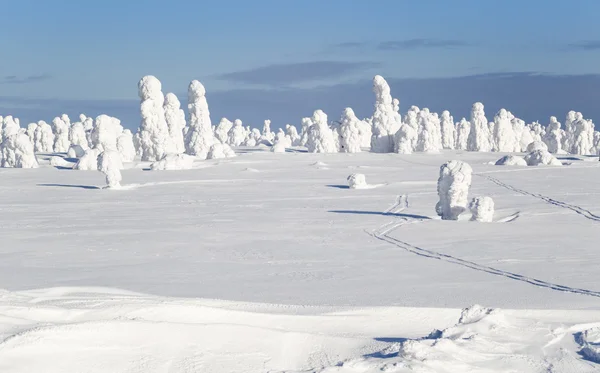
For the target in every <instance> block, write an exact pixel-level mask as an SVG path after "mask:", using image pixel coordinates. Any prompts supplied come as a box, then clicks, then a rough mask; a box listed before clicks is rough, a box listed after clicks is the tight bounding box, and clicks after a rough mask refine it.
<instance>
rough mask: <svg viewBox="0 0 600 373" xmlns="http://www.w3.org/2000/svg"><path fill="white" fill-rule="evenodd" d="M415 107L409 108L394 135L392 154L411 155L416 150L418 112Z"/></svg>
mask: <svg viewBox="0 0 600 373" xmlns="http://www.w3.org/2000/svg"><path fill="white" fill-rule="evenodd" d="M420 111H421V110H420V109H419V108H418V107H416V106H411V107H410V109H408V112H407V113H406V115H405V117H404V121H403V123H402V125H400V128H399V129H398V131H397V132H396V134H395V135H394V152H395V153H399V154H411V153H412V152H413V151H415V149H416V148H417V142H418V140H419V112H420Z"/></svg>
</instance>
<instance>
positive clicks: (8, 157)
mask: <svg viewBox="0 0 600 373" xmlns="http://www.w3.org/2000/svg"><path fill="white" fill-rule="evenodd" d="M0 166H1V167H11V168H37V167H38V162H37V159H36V157H35V152H34V149H33V143H32V142H31V140H30V139H29V136H27V134H26V133H24V132H17V133H16V134H13V135H11V136H8V137H6V138H5V139H4V141H2V143H0Z"/></svg>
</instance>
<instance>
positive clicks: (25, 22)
mask: <svg viewBox="0 0 600 373" xmlns="http://www.w3.org/2000/svg"><path fill="white" fill-rule="evenodd" d="M0 10H1V13H2V14H3V17H2V19H3V20H2V27H1V28H0V50H2V51H3V54H2V57H0V114H5V115H6V114H9V113H12V114H15V115H18V116H21V117H22V118H23V119H25V120H26V121H31V120H38V119H45V120H50V119H52V117H53V116H55V115H58V114H60V113H61V112H62V111H68V113H69V114H71V115H74V114H76V113H77V112H78V111H84V112H88V114H92V115H96V114H99V113H100V112H107V113H108V114H113V115H116V116H121V117H123V119H124V121H125V122H127V123H131V124H130V125H129V126H130V127H134V126H137V117H136V116H137V110H138V108H137V106H136V101H137V88H136V84H137V81H138V80H139V78H140V77H142V76H143V75H146V74H152V75H156V76H157V77H158V78H159V79H160V80H161V81H162V82H163V89H164V91H165V92H169V91H172V92H175V93H177V94H178V95H179V96H180V98H181V99H182V101H185V97H184V96H185V92H186V88H187V84H188V83H189V81H190V80H192V79H199V80H201V81H202V82H203V83H204V84H205V86H206V88H207V90H208V96H207V97H208V99H209V104H210V105H211V107H213V109H212V113H213V121H218V119H219V117H220V116H228V117H230V119H234V118H235V117H240V118H241V119H242V120H244V121H246V122H248V123H250V124H254V125H257V123H256V122H258V121H260V120H261V119H263V118H265V119H266V118H271V119H273V120H274V122H275V121H276V122H279V123H277V125H283V124H285V123H281V122H291V123H298V122H299V120H300V118H301V117H302V116H308V115H310V114H311V112H312V110H314V109H317V108H319V107H320V108H323V109H325V110H326V111H327V110H329V114H330V116H331V117H334V118H336V117H337V116H339V115H340V113H341V110H342V109H343V107H344V106H353V107H355V108H357V113H359V114H360V115H363V116H367V115H368V114H369V113H368V110H369V109H370V107H371V105H372V102H371V101H372V98H371V94H370V88H369V81H370V79H371V78H372V77H373V75H374V74H381V75H383V76H384V77H386V78H387V79H388V80H389V81H390V83H391V85H392V93H393V94H394V95H395V96H397V97H399V98H400V99H401V103H402V106H403V107H402V110H403V111H406V109H407V107H408V106H410V105H412V104H418V105H420V106H430V107H431V108H432V109H433V110H443V109H445V108H448V109H451V110H453V111H454V112H455V116H462V115H467V114H468V111H469V108H470V103H472V102H470V103H469V101H468V100H472V99H473V98H474V99H477V97H482V100H483V98H486V99H487V100H488V102H484V103H485V104H486V106H487V107H488V108H489V109H488V117H491V116H492V115H493V112H494V111H495V110H497V109H499V107H501V106H503V105H507V106H508V105H509V104H512V105H514V106H517V105H521V106H523V105H522V102H521V100H524V99H525V100H530V101H531V104H532V105H533V106H534V107H536V109H535V110H533V109H532V111H531V112H529V111H528V107H527V105H524V109H520V110H521V111H522V113H519V112H516V113H515V114H517V115H519V114H520V116H522V117H523V118H525V119H528V120H534V119H540V120H546V118H547V116H549V115H556V116H558V117H559V118H561V119H562V118H564V115H565V114H566V112H564V113H563V112H562V111H559V110H564V109H563V108H562V106H561V105H564V106H565V107H569V108H573V109H575V110H580V111H583V112H584V115H586V116H588V117H592V119H594V115H598V117H599V119H598V120H599V121H600V109H596V108H595V107H596V106H600V105H592V104H590V103H593V102H594V100H595V98H597V99H598V100H596V102H600V96H599V95H598V93H597V92H598V89H599V88H600V86H597V85H596V84H598V79H597V77H596V75H600V63H599V62H600V58H599V57H600V29H599V28H598V27H597V26H596V23H597V15H598V14H600V1H597V0H570V1H562V0H561V1H558V0H556V1H554V0H527V1H525V0H521V1H516V0H502V1H491V0H490V1H481V0H457V1H449V0H438V1H434V0H411V1H408V0H370V1H359V0H356V1H350V0H320V1H316V0H289V1H284V0H279V1H277V0H255V1H242V0H236V1H233V0H230V1H226V0H221V1H211V0H204V1H192V0H180V1H176V0H175V1H168V2H166V1H154V0H148V1H141V0H140V1H122V0H120V1H116V0H103V1H96V2H91V1H81V0H79V1H75V0H62V1H59V0H35V1H34V0H19V1H18V2H17V1H9V0H0ZM498 73H504V74H498ZM515 73H516V74H515ZM523 73H534V74H537V75H535V76H533V77H532V76H531V75H522V74H523ZM520 74H521V75H520ZM581 75H586V76H587V77H588V78H584V79H582V77H581ZM482 78H485V79H486V80H485V81H484V82H481V79H482ZM477 81H479V83H477ZM420 82H422V84H420ZM494 86H501V87H503V88H502V89H503V90H504V91H502V92H497V94H495V93H494ZM425 87H427V88H425ZM465 87H470V88H469V89H468V90H467V91H465V89H466V88H465ZM572 90H579V91H581V90H583V92H577V94H575V95H573V93H572V92H571V93H569V91H572ZM261 95H262V96H261ZM556 95H558V96H560V97H558V98H557V97H555V96H556ZM456 96H459V97H456ZM580 96H581V97H580ZM342 97H343V98H344V100H345V101H344V102H342V101H341V98H342ZM316 98H319V99H320V100H321V101H315V100H316ZM328 98H329V100H328ZM461 98H464V99H462V100H461ZM428 99H429V100H430V101H429V100H428ZM445 100H447V102H448V103H447V104H445V102H446V101H445ZM575 100H578V101H575ZM582 100H583V101H585V102H583V101H582ZM292 101H293V102H292ZM588 101H589V103H588ZM430 102H431V103H430ZM545 102H548V104H547V105H545V104H544V103H545ZM78 105H79V106H78ZM578 105H580V106H581V107H578ZM316 106H318V107H316ZM78 108H79V109H78ZM507 109H509V110H512V111H513V112H515V111H516V109H514V108H513V107H510V106H508V107H507ZM586 110H587V112H586ZM595 110H597V111H595ZM36 115H38V116H39V115H41V116H44V117H43V118H42V117H40V118H38V117H35V116H36ZM45 116H50V117H45Z"/></svg>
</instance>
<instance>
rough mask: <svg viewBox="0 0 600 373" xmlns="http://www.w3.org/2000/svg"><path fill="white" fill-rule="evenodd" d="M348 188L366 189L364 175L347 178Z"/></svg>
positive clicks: (367, 185) (353, 175)
mask: <svg viewBox="0 0 600 373" xmlns="http://www.w3.org/2000/svg"><path fill="white" fill-rule="evenodd" d="M348 186H349V187H350V189H367V188H368V187H369V184H367V178H366V177H365V175H364V174H352V175H350V176H348Z"/></svg>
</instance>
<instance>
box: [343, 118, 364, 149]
mask: <svg viewBox="0 0 600 373" xmlns="http://www.w3.org/2000/svg"><path fill="white" fill-rule="evenodd" d="M340 122H341V124H340V152H341V153H360V151H361V133H360V132H361V128H360V120H359V119H358V118H357V117H356V114H354V110H352V109H351V108H349V107H348V108H346V109H344V113H343V114H342V118H341V119H340Z"/></svg>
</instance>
